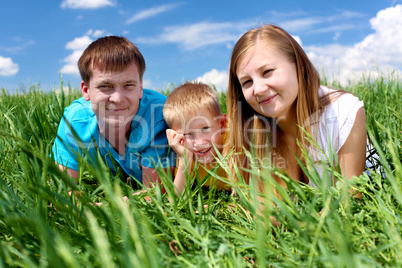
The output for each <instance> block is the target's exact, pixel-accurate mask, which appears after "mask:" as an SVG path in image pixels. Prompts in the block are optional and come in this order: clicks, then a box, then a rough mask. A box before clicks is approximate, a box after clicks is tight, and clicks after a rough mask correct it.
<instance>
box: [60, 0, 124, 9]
mask: <svg viewBox="0 0 402 268" xmlns="http://www.w3.org/2000/svg"><path fill="white" fill-rule="evenodd" d="M114 5H116V3H115V1H114V0H64V1H63V2H62V3H61V8H71V9H96V8H101V7H106V6H114Z"/></svg>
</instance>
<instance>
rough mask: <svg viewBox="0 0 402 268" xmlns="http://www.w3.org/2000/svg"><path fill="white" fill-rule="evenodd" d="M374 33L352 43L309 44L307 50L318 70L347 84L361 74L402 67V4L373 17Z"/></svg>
mask: <svg viewBox="0 0 402 268" xmlns="http://www.w3.org/2000/svg"><path fill="white" fill-rule="evenodd" d="M370 24H371V27H372V29H373V30H374V33H372V34H370V35H368V36H366V37H365V38H364V39H363V40H362V41H361V42H359V43H356V44H354V45H352V46H349V47H345V46H341V45H336V44H332V45H327V46H323V47H316V46H310V47H306V48H305V49H306V51H307V52H308V55H309V57H310V59H311V60H312V61H313V62H314V64H315V66H316V67H317V69H318V70H322V69H324V70H325V73H326V75H327V76H329V77H330V78H332V77H333V78H334V79H336V80H338V81H339V82H341V83H342V84H344V85H346V84H347V82H348V80H355V79H356V78H357V79H358V78H359V77H361V75H362V74H366V75H367V72H371V75H372V76H375V75H377V74H378V73H377V71H381V72H383V73H387V72H388V71H389V70H391V71H392V70H396V71H399V72H401V71H402V57H401V55H402V5H396V6H394V7H390V8H386V9H383V10H381V11H379V12H378V13H377V15H376V17H374V18H372V19H371V20H370Z"/></svg>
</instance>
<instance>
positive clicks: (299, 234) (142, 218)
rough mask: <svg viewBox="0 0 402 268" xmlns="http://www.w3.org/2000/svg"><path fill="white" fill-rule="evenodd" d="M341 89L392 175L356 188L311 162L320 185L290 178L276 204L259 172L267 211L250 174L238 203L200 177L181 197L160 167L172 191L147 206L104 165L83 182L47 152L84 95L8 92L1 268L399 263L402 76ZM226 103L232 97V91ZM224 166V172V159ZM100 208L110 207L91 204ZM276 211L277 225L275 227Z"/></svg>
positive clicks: (85, 173) (1, 101)
mask: <svg viewBox="0 0 402 268" xmlns="http://www.w3.org/2000/svg"><path fill="white" fill-rule="evenodd" d="M324 82H325V80H324ZM61 88H63V86H61ZM344 89H346V90H348V91H351V92H353V93H354V94H356V95H358V96H359V98H361V99H362V100H363V101H364V103H365V109H366V116H367V126H368V132H369V137H370V140H371V142H372V143H373V144H374V146H375V148H376V150H377V151H378V154H379V155H380V161H381V163H382V165H383V166H384V169H385V175H386V178H385V179H384V178H383V177H382V175H381V174H378V173H376V172H375V171H374V172H373V174H372V177H371V178H369V177H368V176H367V175H362V176H360V177H359V178H356V179H355V180H353V181H351V182H350V183H349V182H348V181H345V180H343V179H342V176H341V175H340V174H338V173H337V172H336V171H335V168H330V169H329V171H330V173H331V174H332V175H333V176H336V177H337V178H338V179H339V182H338V183H337V185H331V184H330V183H328V178H325V177H323V178H320V177H319V176H318V174H316V173H315V172H314V170H312V169H311V168H308V167H305V168H306V172H307V174H308V176H309V178H310V179H313V180H317V181H319V182H320V183H319V187H318V188H317V189H313V188H311V187H309V186H306V185H300V184H297V183H295V182H293V181H292V180H290V179H288V178H286V177H283V179H284V180H285V181H286V182H287V184H288V190H287V191H285V190H283V189H281V188H278V192H279V194H280V196H281V198H280V199H278V198H277V197H275V196H274V195H273V189H274V187H276V186H275V181H274V180H272V179H270V175H269V172H268V171H267V170H264V171H262V173H261V171H259V170H258V169H257V168H255V167H251V168H250V170H249V172H250V173H251V174H252V177H253V178H257V177H259V176H263V177H264V183H265V185H266V188H267V194H266V195H265V196H264V198H265V199H266V202H265V209H264V212H263V213H260V212H259V204H258V202H257V201H256V200H257V197H256V195H257V193H255V192H254V191H253V190H252V189H253V183H255V180H253V179H252V180H250V184H251V187H250V185H246V184H244V183H242V182H241V178H240V182H239V183H236V184H234V185H233V186H234V187H235V188H236V190H237V193H238V194H239V196H238V197H236V198H235V197H232V196H231V195H229V194H228V193H221V192H216V191H209V192H205V190H204V189H203V188H202V187H201V186H202V185H201V183H199V182H197V181H195V182H194V185H193V187H188V188H187V189H186V190H185V192H184V195H183V197H181V198H178V197H176V196H175V195H174V194H173V192H174V189H173V185H172V183H171V178H170V175H169V174H164V172H163V171H162V170H159V172H160V176H161V178H162V180H163V181H164V183H165V185H166V187H167V190H168V191H167V194H161V190H160V188H156V189H152V190H150V192H149V193H148V195H150V197H151V201H150V202H146V201H145V200H144V198H143V197H144V195H136V196H133V195H132V193H133V190H132V189H131V188H129V187H128V186H127V185H124V184H123V183H121V182H120V180H119V179H118V178H113V177H111V175H110V174H109V172H108V171H107V169H106V167H105V166H104V165H103V164H100V165H101V168H99V169H96V170H95V169H92V168H91V167H89V166H87V165H85V164H83V165H82V168H81V170H80V179H79V184H78V185H76V184H74V183H73V182H72V180H71V179H70V178H69V177H67V176H66V174H65V173H62V172H60V171H59V170H58V168H57V167H56V166H55V165H54V161H53V159H52V158H50V157H49V154H50V152H51V147H52V142H53V140H54V138H55V135H56V132H57V126H58V123H59V121H60V118H61V116H62V113H63V110H64V108H65V107H66V106H68V105H69V104H70V103H71V102H72V101H73V100H74V99H76V98H78V97H80V96H81V94H80V92H79V91H78V90H70V92H69V93H68V94H64V93H63V92H60V93H56V92H50V93H43V92H42V91H41V89H40V88H36V87H31V88H30V90H29V91H28V92H23V93H18V94H14V95H9V94H7V93H6V92H5V90H3V91H2V93H1V94H0V115H1V116H0V177H1V179H0V267H9V266H11V267H48V266H51V267H130V266H133V267H161V266H168V267H176V266H177V267H210V266H212V267H254V266H260V267H265V266H274V267H277V266H280V267H299V266H303V267H304V266H307V267H396V266H401V265H402V237H401V235H402V231H401V223H402V218H401V215H402V192H401V191H402V184H401V178H402V164H401V158H402V157H401V156H402V147H401V141H402V127H401V125H402V124H401V123H402V106H401V105H400V103H402V89H401V79H400V78H399V77H393V76H392V75H390V76H389V77H379V78H376V79H371V78H369V77H368V78H365V79H362V80H361V81H356V82H354V83H352V84H350V86H349V87H346V88H344ZM220 97H221V101H222V102H224V99H225V96H224V94H223V95H222V94H221V96H220ZM223 110H224V111H225V107H224V108H223ZM220 161H221V162H222V165H223V166H225V165H226V162H225V158H224V157H221V159H220ZM100 163H102V162H101V161H100ZM273 172H276V171H273ZM210 176H214V177H216V175H215V174H214V173H211V174H210ZM189 179H190V178H189ZM218 179H223V180H224V178H218ZM350 187H352V188H353V189H356V190H357V191H359V192H361V193H362V194H363V195H362V199H361V200H358V199H353V198H351V197H350V194H349V188H350ZM69 190H72V192H73V194H72V195H71V196H70V195H69V194H68V192H69ZM124 195H125V196H129V202H128V203H126V202H124V201H123V199H122V196H124ZM167 198H170V199H171V200H172V202H171V203H170V202H168V200H167ZM95 202H102V203H103V205H101V206H94V205H91V203H95ZM272 202H273V203H275V204H276V208H274V207H273V206H271V204H272ZM205 204H207V205H208V207H207V208H204V205H205ZM270 216H275V217H276V218H277V219H278V220H279V221H280V222H281V225H280V226H279V227H274V226H271V224H270V221H269V217H270Z"/></svg>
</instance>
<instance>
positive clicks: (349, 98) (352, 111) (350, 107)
mask: <svg viewBox="0 0 402 268" xmlns="http://www.w3.org/2000/svg"><path fill="white" fill-rule="evenodd" d="M337 106H338V107H337V110H338V115H339V116H338V126H339V134H338V135H339V144H338V147H337V148H336V152H337V153H338V152H339V150H340V149H341V148H342V146H343V145H344V144H345V142H346V140H347V138H348V137H349V134H350V131H351V130H352V128H353V125H354V123H355V120H356V114H357V112H358V110H359V109H360V108H361V107H363V102H362V101H360V100H359V99H358V98H357V97H355V96H353V95H352V94H347V93H346V94H344V95H343V96H341V97H340V98H339V100H338V101H337Z"/></svg>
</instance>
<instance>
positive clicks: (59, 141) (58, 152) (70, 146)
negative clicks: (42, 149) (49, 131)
mask: <svg viewBox="0 0 402 268" xmlns="http://www.w3.org/2000/svg"><path fill="white" fill-rule="evenodd" d="M70 120H71V118H68V113H67V112H65V113H64V115H63V118H62V119H61V120H60V124H59V128H58V130H57V136H56V139H55V141H54V144H53V148H52V153H53V158H54V160H55V161H56V162H57V163H59V164H61V165H63V166H65V167H67V168H70V169H73V170H78V162H77V155H78V147H77V143H76V142H75V139H74V135H73V134H72V132H71V130H70V127H69V123H67V122H70ZM66 121H67V122H66Z"/></svg>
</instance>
